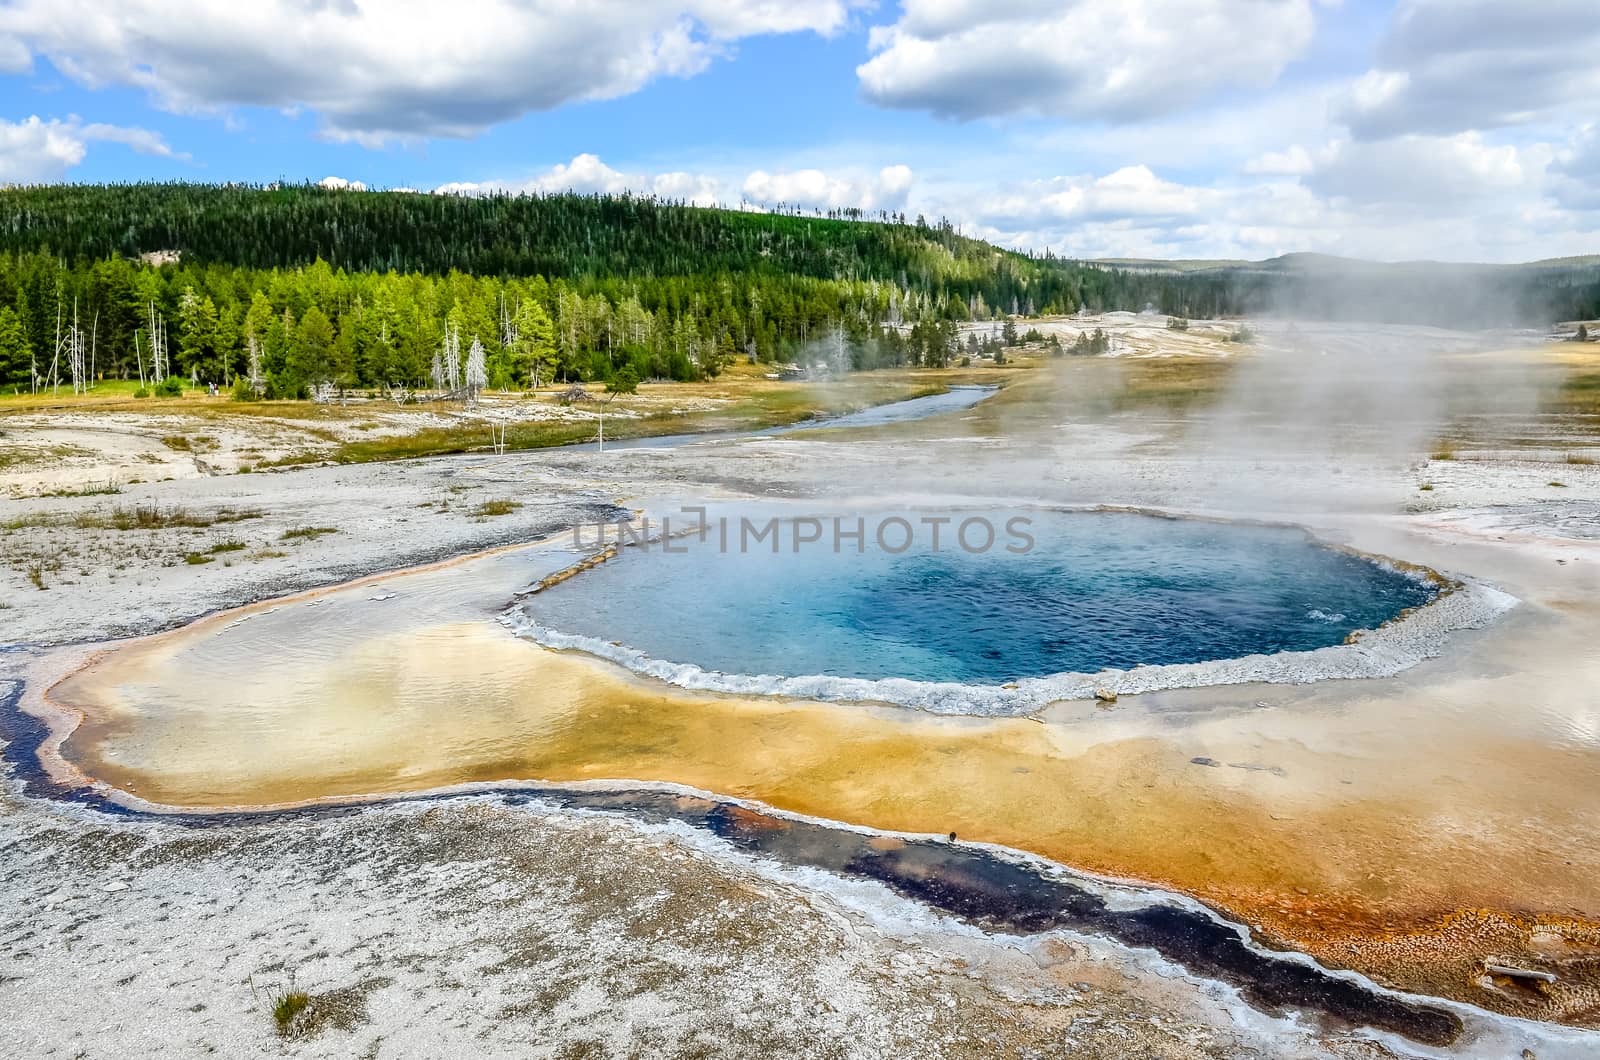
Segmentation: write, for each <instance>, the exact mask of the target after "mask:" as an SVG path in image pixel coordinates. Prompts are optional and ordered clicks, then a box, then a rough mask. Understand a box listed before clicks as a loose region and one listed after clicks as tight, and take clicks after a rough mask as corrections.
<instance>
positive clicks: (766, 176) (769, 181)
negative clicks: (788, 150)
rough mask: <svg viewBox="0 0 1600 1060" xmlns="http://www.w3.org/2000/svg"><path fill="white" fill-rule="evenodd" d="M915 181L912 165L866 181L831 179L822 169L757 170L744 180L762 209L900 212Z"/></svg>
mask: <svg viewBox="0 0 1600 1060" xmlns="http://www.w3.org/2000/svg"><path fill="white" fill-rule="evenodd" d="M914 180H915V177H914V175H913V174H912V172H911V169H910V167H909V166H885V167H884V168H883V169H880V170H879V171H878V172H877V174H876V175H874V176H871V177H863V178H852V177H842V176H830V175H829V174H827V173H824V172H823V171H822V170H820V169H800V170H795V171H793V172H787V173H768V172H767V171H766V170H761V169H758V170H756V171H755V172H754V173H751V174H750V176H749V177H747V178H745V182H744V187H743V189H742V190H743V192H744V197H745V199H747V200H748V201H750V202H752V203H755V204H758V205H761V206H777V205H779V204H786V205H789V206H800V207H810V208H814V209H822V210H843V209H858V210H869V211H871V210H892V211H897V210H900V209H902V208H904V206H905V204H906V198H907V196H908V195H909V194H910V192H911V185H912V183H913V181H914Z"/></svg>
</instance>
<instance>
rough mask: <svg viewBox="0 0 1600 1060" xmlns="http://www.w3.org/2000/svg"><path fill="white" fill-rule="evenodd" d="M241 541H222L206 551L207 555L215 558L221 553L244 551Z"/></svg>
mask: <svg viewBox="0 0 1600 1060" xmlns="http://www.w3.org/2000/svg"><path fill="white" fill-rule="evenodd" d="M245 547H246V546H245V543H244V542H243V541H223V542H220V543H218V544H215V545H212V546H211V547H210V548H208V549H206V552H207V554H209V555H212V556H215V555H218V554H220V553H223V552H242V551H244V549H245Z"/></svg>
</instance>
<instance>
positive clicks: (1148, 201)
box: [975, 166, 1215, 228]
mask: <svg viewBox="0 0 1600 1060" xmlns="http://www.w3.org/2000/svg"><path fill="white" fill-rule="evenodd" d="M1214 198H1215V196H1214V195H1212V194H1211V193H1209V192H1207V191H1206V190H1204V189H1201V188H1194V187H1186V186H1184V185H1182V184H1175V183H1172V182H1171V181H1166V180H1162V179H1161V178H1160V177H1158V176H1156V175H1155V174H1154V173H1153V172H1151V171H1150V169H1148V168H1147V167H1145V166H1126V167H1124V168H1122V169H1119V170H1116V171H1115V172H1113V173H1109V174H1107V175H1105V176H1103V177H1088V176H1078V177H1054V178H1051V179H1049V180H1036V181H1030V182H1028V183H1025V184H1022V185H1019V186H1017V187H1015V188H1012V189H1009V190H1007V191H1004V192H1002V193H1001V194H998V195H994V196H988V197H982V198H980V199H979V200H978V201H977V202H976V203H975V206H976V209H977V212H978V220H979V221H980V223H982V224H985V225H990V226H993V225H1000V226H1005V225H1011V226H1015V227H1022V228H1033V227H1039V226H1046V225H1053V224H1059V223H1062V222H1091V223H1093V222H1099V223H1105V222H1128V221H1130V220H1133V219H1140V220H1143V221H1146V222H1149V221H1154V220H1161V221H1163V222H1169V223H1170V222H1174V221H1179V220H1187V219H1193V218H1198V217H1200V216H1201V215H1202V213H1203V212H1204V210H1205V209H1206V208H1207V206H1208V205H1209V204H1210V200H1212V199H1214Z"/></svg>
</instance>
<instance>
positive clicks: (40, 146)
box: [0, 115, 188, 184]
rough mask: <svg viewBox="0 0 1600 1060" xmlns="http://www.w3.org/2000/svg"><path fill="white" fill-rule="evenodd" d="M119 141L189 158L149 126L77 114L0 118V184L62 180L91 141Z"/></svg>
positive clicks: (148, 152)
mask: <svg viewBox="0 0 1600 1060" xmlns="http://www.w3.org/2000/svg"><path fill="white" fill-rule="evenodd" d="M95 141H100V142H106V143H119V144H122V145H124V146H126V147H130V148H132V149H133V150H135V151H138V152H139V153H141V154H146V155H155V156H158V157H162V158H187V157H188V156H187V155H180V154H178V153H176V152H174V151H173V150H172V148H170V147H169V146H167V143H166V141H165V140H163V139H162V138H161V137H160V136H159V135H157V134H156V133H153V132H151V131H149V130H148V129H139V128H132V127H127V126H121V125H106V124H102V123H99V122H94V123H90V124H84V123H83V122H81V121H79V120H78V119H77V118H69V119H68V120H66V121H61V120H58V119H54V118H52V119H51V120H49V121H41V120H40V118H39V116H38V115H34V116H32V117H30V118H26V119H24V120H23V121H20V122H9V121H4V120H0V184H32V183H44V182H48V181H57V180H61V179H62V178H63V177H65V176H66V174H67V171H68V170H70V169H71V168H72V167H74V166H76V165H77V164H78V163H80V162H82V161H83V159H84V156H85V155H86V154H88V150H89V144H90V143H91V142H95Z"/></svg>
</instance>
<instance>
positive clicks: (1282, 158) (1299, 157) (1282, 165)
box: [1244, 144, 1314, 176]
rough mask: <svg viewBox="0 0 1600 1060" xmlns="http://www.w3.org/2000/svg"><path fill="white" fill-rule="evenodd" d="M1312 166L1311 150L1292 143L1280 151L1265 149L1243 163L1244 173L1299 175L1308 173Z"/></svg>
mask: <svg viewBox="0 0 1600 1060" xmlns="http://www.w3.org/2000/svg"><path fill="white" fill-rule="evenodd" d="M1313 166H1314V163H1313V162H1312V160H1311V152H1310V151H1307V150H1306V149H1305V148H1304V147H1301V146H1300V145H1299V144H1294V145H1292V146H1290V147H1288V148H1286V149H1284V150H1282V151H1267V152H1265V153H1263V154H1259V155H1257V156H1256V157H1254V158H1252V159H1250V161H1248V162H1246V163H1245V164H1244V171H1245V172H1246V173H1263V174H1278V175H1286V176H1301V175H1303V174H1306V173H1310V172H1311V170H1312V168H1313Z"/></svg>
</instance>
